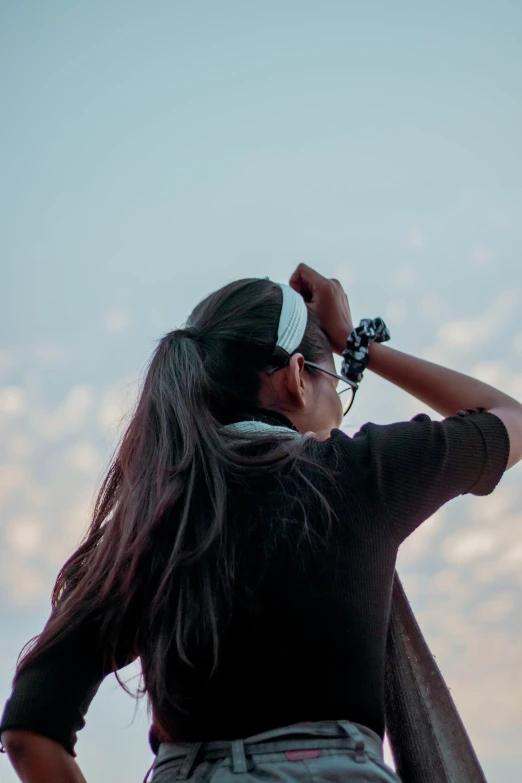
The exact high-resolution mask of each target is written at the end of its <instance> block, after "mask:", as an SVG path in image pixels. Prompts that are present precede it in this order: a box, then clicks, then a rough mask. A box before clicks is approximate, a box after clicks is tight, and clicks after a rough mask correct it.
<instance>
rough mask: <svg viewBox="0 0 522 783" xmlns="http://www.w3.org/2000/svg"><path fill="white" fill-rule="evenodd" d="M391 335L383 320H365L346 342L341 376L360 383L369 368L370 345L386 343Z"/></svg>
mask: <svg viewBox="0 0 522 783" xmlns="http://www.w3.org/2000/svg"><path fill="white" fill-rule="evenodd" d="M389 339H390V333H389V331H388V328H387V326H386V324H385V323H384V321H383V320H382V318H363V319H362V320H361V322H360V324H359V326H357V327H356V328H355V329H354V330H353V332H352V333H351V335H350V336H349V337H348V340H347V341H346V348H345V349H344V351H343V363H342V367H341V375H343V376H344V377H345V378H346V379H347V380H349V381H355V383H360V382H361V380H362V377H363V372H364V371H365V369H366V367H367V366H368V361H369V358H370V357H369V352H368V346H369V344H370V343H373V342H375V343H385V342H386V341H387V340H389Z"/></svg>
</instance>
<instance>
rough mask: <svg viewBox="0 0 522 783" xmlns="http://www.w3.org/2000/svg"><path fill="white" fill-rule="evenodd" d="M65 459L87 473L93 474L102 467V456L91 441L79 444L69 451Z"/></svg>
mask: <svg viewBox="0 0 522 783" xmlns="http://www.w3.org/2000/svg"><path fill="white" fill-rule="evenodd" d="M65 459H66V462H67V463H68V464H69V465H72V466H73V467H74V468H77V470H81V471H83V472H85V473H93V472H94V471H96V470H98V468H99V467H100V465H101V455H100V453H99V451H98V450H97V449H96V448H95V447H94V446H93V444H92V443H89V441H81V442H80V443H77V444H76V445H75V446H73V447H72V448H71V449H69V451H68V452H67V453H66V455H65Z"/></svg>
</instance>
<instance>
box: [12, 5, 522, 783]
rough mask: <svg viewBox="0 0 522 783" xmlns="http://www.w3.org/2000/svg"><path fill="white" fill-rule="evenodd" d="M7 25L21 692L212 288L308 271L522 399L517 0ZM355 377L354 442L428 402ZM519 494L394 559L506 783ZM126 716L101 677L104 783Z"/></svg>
mask: <svg viewBox="0 0 522 783" xmlns="http://www.w3.org/2000/svg"><path fill="white" fill-rule="evenodd" d="M0 22H1V24H0V90H1V93H0V94H1V99H2V107H3V115H4V120H3V123H2V129H1V130H0V134H1V138H2V144H1V145H0V168H1V171H2V188H1V189H0V247H1V251H2V252H1V256H0V258H1V259H2V260H1V264H2V271H3V280H4V285H3V286H2V288H1V290H0V327H1V332H0V433H1V436H2V437H1V439H0V442H1V446H0V457H1V464H0V503H1V505H2V510H1V513H0V519H1V522H0V560H1V563H0V565H1V566H2V568H1V569H0V570H1V573H2V575H1V576H0V582H1V584H0V587H1V590H2V598H1V606H0V621H1V623H2V627H3V628H4V629H6V638H7V641H6V643H5V645H4V647H3V649H2V651H1V652H0V662H1V664H2V666H1V668H0V691H1V692H0V696H1V695H5V697H7V695H8V692H9V681H10V677H11V674H12V669H13V666H14V660H15V657H16V654H17V653H18V651H19V649H20V648H21V646H22V645H23V643H24V642H25V641H27V639H28V638H29V637H31V636H33V635H34V634H35V633H37V632H38V631H39V630H40V628H41V625H42V623H43V621H44V620H45V618H46V616H47V612H48V598H49V592H50V588H51V586H52V582H53V579H54V577H55V576H56V573H57V571H58V569H59V567H60V565H61V564H62V563H63V561H64V560H65V558H66V557H67V555H68V554H70V552H71V551H72V550H73V548H74V545H75V544H76V542H77V540H78V538H79V536H80V535H81V533H82V531H83V529H84V527H85V525H86V523H87V519H88V517H87V514H88V509H89V504H90V502H91V501H92V497H93V492H94V490H95V488H96V485H97V482H98V481H99V480H100V478H101V476H102V475H103V469H104V466H105V465H106V463H107V460H108V458H109V456H110V453H111V451H112V449H113V448H114V446H115V444H116V439H117V435H118V426H117V422H118V420H119V418H120V417H121V416H122V415H123V413H124V412H125V410H126V409H127V408H128V407H129V406H130V404H131V403H132V400H133V393H134V391H135V388H136V380H137V379H138V377H139V374H140V373H141V371H142V370H143V368H144V366H145V364H146V362H147V359H148V357H149V355H150V353H151V352H152V350H153V348H154V345H155V341H156V340H157V339H158V338H159V337H160V336H161V335H162V334H163V333H164V332H165V331H167V330H169V329H171V328H173V327H175V326H178V325H180V324H181V323H182V322H183V320H184V319H185V318H186V316H187V315H188V313H189V311H190V310H191V309H192V307H193V306H194V304H195V303H196V302H197V301H198V300H199V299H200V298H202V297H203V296H204V295H205V294H206V293H208V292H209V291H211V290H213V289H214V288H216V287H218V286H220V285H222V284H224V283H226V282H228V281H230V280H232V279H235V278H238V277H248V276H260V277H261V276H263V277H264V276H267V275H269V276H270V277H271V278H273V279H275V280H281V281H284V280H287V279H288V277H289V276H290V274H291V273H292V271H293V269H294V268H295V266H296V264H297V263H299V262H301V261H304V262H306V263H308V264H310V265H312V266H315V267H316V268H318V269H319V271H321V272H322V273H323V274H326V275H327V276H335V277H338V278H339V279H341V281H342V282H343V283H344V284H345V285H346V289H347V291H348V294H349V298H350V302H351V305H352V312H353V315H354V318H355V320H356V321H358V319H359V318H361V317H375V316H377V315H381V316H382V317H384V318H385V320H386V321H387V323H388V325H389V327H390V331H391V333H392V342H391V344H392V345H393V346H394V347H397V348H399V349H400V350H404V351H407V352H411V353H414V354H416V355H422V356H425V357H426V358H431V359H432V360H434V361H438V362H441V363H443V364H447V365H448V366H451V367H453V368H454V369H458V370H462V371H464V372H468V373H471V374H474V375H476V376H477V377H481V378H482V379H484V380H486V381H488V382H490V383H493V385H498V386H499V388H501V389H502V390H503V391H506V392H508V393H510V394H512V395H513V396H515V397H517V398H518V399H521V400H522V327H521V326H520V319H519V315H518V314H519V308H520V295H521V285H522V272H521V258H520V256H521V250H522V221H521V217H522V155H521V154H520V139H521V138H522V133H521V131H522V104H521V102H520V97H519V86H520V81H521V76H522V73H521V71H522V53H521V49H520V40H521V34H522V6H520V4H519V3H517V2H514V1H510V2H508V1H507V0H498V1H497V2H496V3H489V2H488V3H486V2H476V1H475V2H468V1H467V0H463V1H462V2H460V1H459V2H453V3H449V2H447V0H442V2H440V3H438V4H436V5H433V4H427V3H418V2H407V1H406V0H396V1H395V2H394V3H390V2H368V3H354V2H349V0H346V1H345V2H341V0H335V1H334V0H322V2H320V3H319V2H310V1H309V0H300V1H298V0H278V2H275V1H274V0H265V2H262V3H261V2H239V1H238V2H231V1H230V0H221V2H219V3H217V2H210V1H209V0H205V1H203V0H193V2H190V3H185V2H181V1H179V0H171V2H154V1H153V2H150V3H138V2H131V3H129V2H117V0H111V2H108V3H102V2H99V1H97V0H93V2H89V3H64V2H56V1H54V0H46V2H45V3H40V2H25V1H24V0H21V1H20V2H17V3H14V2H5V0H4V2H3V3H1V4H0ZM364 387H365V391H364V392H363V390H361V392H360V396H359V397H358V399H357V404H356V406H354V409H353V413H351V414H350V417H349V422H348V430H349V432H350V431H351V432H353V431H356V430H357V429H358V428H359V427H360V426H361V425H362V424H363V423H365V422H366V421H369V420H373V421H378V422H383V423H384V422H388V421H393V420H400V419H404V418H409V417H411V416H413V415H415V413H418V412H422V411H424V410H425V408H424V407H423V406H422V405H421V404H420V403H417V402H416V401H415V400H413V399H411V398H410V397H408V396H407V395H405V394H404V392H402V391H400V390H397V389H395V388H393V387H390V386H389V385H388V384H386V383H385V382H384V381H382V380H381V379H379V378H376V377H372V376H371V374H367V377H365V381H364ZM428 412H430V411H428ZM120 431H121V430H120ZM519 484H520V471H519V468H518V467H515V468H514V469H513V470H512V471H510V472H509V473H508V474H506V476H504V478H503V479H502V481H501V485H500V486H499V488H498V489H497V490H496V491H495V493H494V494H493V495H492V496H491V497H489V498H471V497H465V498H459V499H458V500H455V501H453V502H452V503H451V504H449V506H447V507H446V508H445V509H443V511H442V512H441V513H440V515H438V516H437V517H436V518H434V519H432V520H429V521H428V522H426V523H425V525H423V526H422V528H421V529H420V530H419V531H417V532H416V533H415V534H414V536H412V537H411V539H408V541H407V542H406V543H405V545H404V547H403V550H402V551H401V555H400V559H399V572H400V573H401V575H402V576H403V577H404V581H405V586H406V587H407V590H408V595H409V596H410V599H411V601H412V604H413V605H414V608H415V610H416V611H418V616H419V620H420V622H421V625H422V627H423V630H425V632H426V635H427V638H428V641H429V642H430V644H431V645H432V649H433V650H434V652H436V654H437V660H438V661H439V663H440V665H441V667H442V669H443V673H444V674H445V676H446V678H447V681H448V683H449V685H450V687H451V689H452V693H453V695H454V698H455V700H456V701H457V704H458V706H459V709H460V710H461V714H462V716H463V719H464V721H465V723H466V726H467V727H468V729H469V731H470V734H471V736H472V739H473V741H474V743H475V747H476V749H477V752H478V754H479V757H480V759H481V761H482V763H483V764H484V767H485V769H486V770H487V775H488V780H489V781H490V783H497V781H498V782H499V783H500V781H502V783H511V782H512V781H513V782H514V781H518V780H520V777H521V774H522V755H521V754H520V746H519V743H518V739H517V738H518V735H519V734H520V730H521V729H522V710H521V708H520V704H522V698H521V697H522V682H521V677H520V672H519V666H518V661H519V660H520V659H521V656H522V634H520V630H519V628H520V626H521V623H520V620H521V608H522V602H521V590H522V581H521V580H520V577H519V575H518V574H519V572H520V571H521V570H522V569H520V564H521V563H522V551H521V550H520V541H521V532H522V495H521V493H520V492H519V488H518V487H519ZM517 553H518V554H517ZM517 558H518V559H517ZM492 705H494V708H492ZM492 713H493V714H494V717H493V716H492ZM132 715H133V703H132V701H131V699H130V698H129V697H127V696H125V694H124V693H123V692H121V693H119V691H118V690H117V688H116V683H115V681H113V678H111V680H110V681H106V682H105V683H104V685H103V686H102V689H101V691H100V693H99V695H98V696H97V698H96V699H95V701H94V702H93V705H92V707H91V710H90V711H89V714H88V718H87V727H86V728H85V729H84V731H83V732H82V733H81V735H80V739H79V742H78V753H79V760H80V764H81V765H82V768H83V769H84V771H85V774H86V776H87V779H88V780H97V781H100V783H105V781H112V780H114V775H115V772H114V770H115V769H116V765H119V766H118V769H119V770H120V771H121V772H120V774H121V775H122V776H123V777H126V778H128V779H134V778H135V779H139V775H140V774H142V770H143V774H144V771H145V769H146V768H147V766H148V764H149V763H150V760H151V757H150V753H149V751H148V748H147V744H146V730H147V723H146V718H145V716H144V715H143V714H141V713H140V714H139V716H138V718H136V721H135V723H134V724H133V725H132V726H130V727H127V726H126V724H127V723H129V722H130V720H131V719H132ZM485 715H487V716H488V720H487V721H486V722H484V721H483V716H485ZM109 732H111V733H114V735H115V739H114V741H113V742H109V740H108V736H109ZM2 763H4V766H7V762H5V759H4V760H3V761H2ZM125 765H126V766H125ZM123 767H124V768H123ZM123 773H125V774H123ZM10 775H11V777H10ZM6 779H7V780H14V779H15V778H14V773H11V772H10V771H9V772H7V773H6Z"/></svg>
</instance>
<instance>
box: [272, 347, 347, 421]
mask: <svg viewBox="0 0 522 783" xmlns="http://www.w3.org/2000/svg"><path fill="white" fill-rule="evenodd" d="M304 364H305V367H313V368H314V370H319V371H320V372H324V373H326V375H331V376H332V378H337V379H338V380H339V381H341V384H337V394H338V395H339V397H340V398H341V404H342V406H343V416H346V414H347V413H348V411H349V410H350V408H351V407H352V405H353V401H354V399H355V392H356V391H357V389H358V388H359V384H358V383H355V381H349V380H348V379H347V378H343V376H342V375H339V374H338V373H336V372H332V371H331V370H325V368H324V367H320V366H319V365H318V364H314V362H307V361H306V360H305V363H304ZM280 369H281V367H274V368H273V369H271V370H269V371H268V375H272V374H273V373H274V372H276V370H280ZM339 387H340V388H339Z"/></svg>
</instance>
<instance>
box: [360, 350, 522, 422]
mask: <svg viewBox="0 0 522 783" xmlns="http://www.w3.org/2000/svg"><path fill="white" fill-rule="evenodd" d="M368 369H369V370H372V372H374V373H376V374H377V375H380V376H381V378H384V379H385V380H387V381H390V382H391V383H393V384H395V385H396V386H399V387H400V388H401V389H404V391H406V392H408V393H409V394H411V395H412V396H413V397H416V398H417V399H418V400H420V401H421V402H423V403H425V404H426V405H429V407H430V408H432V409H433V410H435V411H437V413H440V414H441V415H442V416H453V415H455V413H456V411H458V410H461V409H466V408H478V407H482V408H485V409H486V410H491V408H501V407H505V408H509V407H518V408H520V403H519V402H518V401H517V400H515V399H514V398H513V397H510V396H509V395H508V394H504V393H503V392H501V391H499V390H498V389H495V388H494V387H493V386H489V384H487V383H483V382H482V381H479V380H477V379H476V378H471V377H470V376H469V375H465V374H464V373H460V372H456V371H455V370H450V369H448V368H447V367H442V366H441V365H439V364H434V363H433V362H428V361H426V360H425V359H419V358H416V357H415V356H410V355H409V354H406V353H402V352H401V351H397V350H395V349H394V348H390V347H389V346H387V345H383V344H382V343H375V342H374V343H371V344H370V346H369V363H368Z"/></svg>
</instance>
